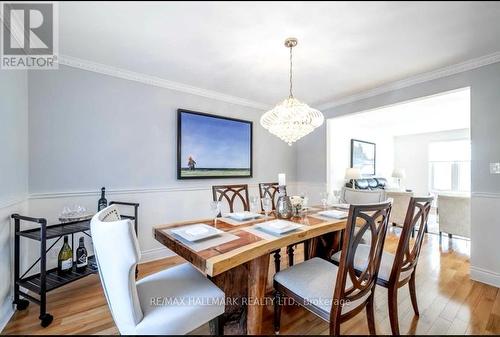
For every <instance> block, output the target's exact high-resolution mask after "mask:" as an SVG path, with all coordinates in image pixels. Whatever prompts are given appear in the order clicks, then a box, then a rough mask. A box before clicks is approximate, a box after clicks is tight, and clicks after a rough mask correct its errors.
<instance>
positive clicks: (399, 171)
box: [392, 169, 406, 179]
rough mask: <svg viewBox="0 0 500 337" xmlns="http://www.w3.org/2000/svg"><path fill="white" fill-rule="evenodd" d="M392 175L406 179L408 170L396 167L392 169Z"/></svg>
mask: <svg viewBox="0 0 500 337" xmlns="http://www.w3.org/2000/svg"><path fill="white" fill-rule="evenodd" d="M392 177H393V178H398V179H404V178H405V177H406V172H405V170H404V169H394V170H393V171H392Z"/></svg>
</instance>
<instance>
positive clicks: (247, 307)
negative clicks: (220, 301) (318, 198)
mask: <svg viewBox="0 0 500 337" xmlns="http://www.w3.org/2000/svg"><path fill="white" fill-rule="evenodd" d="M327 208H328V209H332V207H327ZM325 209H326V208H324V207H322V206H318V207H310V208H309V209H308V210H307V212H304V213H302V214H301V216H299V217H293V218H291V219H288V220H287V221H291V222H293V223H296V224H298V225H300V227H299V228H297V229H296V230H293V231H291V232H288V233H284V234H281V235H276V234H274V235H271V234H270V233H269V232H264V231H259V228H261V227H262V226H263V225H265V223H266V222H268V221H272V220H275V219H276V216H275V214H274V213H272V214H271V215H269V216H268V217H267V216H264V215H263V216H261V217H259V218H257V219H253V220H250V221H241V222H238V221H234V220H233V219H229V218H226V217H221V218H217V219H201V220H189V221H183V222H176V223H168V224H159V225H155V226H153V235H154V237H155V239H156V240H157V241H159V242H160V243H162V244H163V245H164V246H166V247H167V248H169V249H170V250H172V251H173V252H174V253H175V254H177V255H179V256H181V257H182V258H184V259H185V260H186V261H188V262H189V263H191V264H192V265H193V266H194V267H196V268H197V269H198V270H200V271H201V272H202V273H204V274H206V276H207V277H208V278H209V279H210V280H212V282H214V283H215V284H216V285H217V286H218V287H219V288H220V289H221V290H222V291H224V293H225V296H226V306H225V313H224V317H223V322H224V332H225V333H226V334H249V335H254V334H261V333H262V321H263V312H264V308H265V306H266V305H269V304H270V303H269V301H267V300H266V290H267V283H268V273H269V270H270V260H271V259H273V256H272V255H273V253H274V259H275V264H276V263H277V266H276V268H278V269H279V265H280V263H279V252H280V250H281V249H282V248H284V247H289V248H288V250H287V251H289V252H290V251H293V249H290V247H293V246H294V245H297V244H299V243H304V259H309V258H312V257H322V258H329V257H330V256H332V254H333V253H335V252H336V251H338V250H340V244H341V238H342V232H343V230H344V229H345V227H346V223H347V219H346V218H341V219H338V218H328V217H325V216H321V215H319V214H318V212H320V211H322V210H325ZM193 224H204V225H208V226H210V227H215V228H217V229H219V230H220V231H221V233H223V236H222V237H221V238H219V239H213V240H214V241H213V245H210V240H209V239H207V240H204V241H206V242H205V243H201V244H200V243H196V244H191V243H190V242H188V241H186V240H184V239H183V238H181V237H179V236H178V235H177V234H176V233H175V232H176V229H180V228H183V227H185V226H189V225H193ZM224 235H225V236H227V238H228V239H227V240H224V239H223V237H224ZM217 240H218V241H217ZM276 260H277V261H276ZM267 299H269V297H267ZM211 329H212V330H213V329H215V327H214V326H211Z"/></svg>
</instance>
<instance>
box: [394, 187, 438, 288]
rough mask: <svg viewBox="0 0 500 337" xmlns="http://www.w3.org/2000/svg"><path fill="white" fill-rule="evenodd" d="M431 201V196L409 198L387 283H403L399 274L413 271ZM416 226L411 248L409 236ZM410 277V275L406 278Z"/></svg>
mask: <svg viewBox="0 0 500 337" xmlns="http://www.w3.org/2000/svg"><path fill="white" fill-rule="evenodd" d="M433 199H434V198H433V197H432V196H429V197H420V198H417V197H411V198H410V203H409V204H408V210H407V211H406V218H405V222H404V225H403V230H402V231H401V237H400V238H399V243H398V248H397V250H396V254H395V256H394V263H393V265H392V271H391V276H390V277H389V283H391V282H403V281H404V280H400V279H399V275H400V274H401V272H405V271H409V270H413V269H414V268H415V266H416V265H417V262H418V257H419V255H420V248H421V247H422V241H423V240H424V234H425V227H426V226H427V219H428V218H429V212H430V210H431V205H432V200H433ZM417 225H418V233H417V235H416V237H415V240H414V241H413V246H411V241H412V240H411V234H412V232H413V231H414V229H415V227H416V226H417ZM410 276H411V274H410V275H409V276H407V278H409V277H410Z"/></svg>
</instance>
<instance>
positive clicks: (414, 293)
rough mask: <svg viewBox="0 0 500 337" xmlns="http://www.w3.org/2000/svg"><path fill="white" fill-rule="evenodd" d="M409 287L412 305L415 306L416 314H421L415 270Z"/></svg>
mask: <svg viewBox="0 0 500 337" xmlns="http://www.w3.org/2000/svg"><path fill="white" fill-rule="evenodd" d="M408 287H409V288H410V298H411V305H412V306H413V311H415V315H417V316H419V315H420V313H419V312H418V305H417V289H416V287H415V271H414V272H413V273H412V274H411V278H410V282H408Z"/></svg>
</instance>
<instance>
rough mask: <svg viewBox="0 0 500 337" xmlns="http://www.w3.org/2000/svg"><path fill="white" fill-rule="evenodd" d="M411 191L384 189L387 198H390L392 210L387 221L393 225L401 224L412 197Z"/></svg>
mask: <svg viewBox="0 0 500 337" xmlns="http://www.w3.org/2000/svg"><path fill="white" fill-rule="evenodd" d="M413 195H414V193H413V192H405V191H386V196H387V198H391V199H392V211H391V218H390V219H389V222H390V223H392V224H394V225H399V226H401V227H402V226H403V224H404V222H405V218H406V211H407V210H408V205H409V204H410V199H411V197H413Z"/></svg>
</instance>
